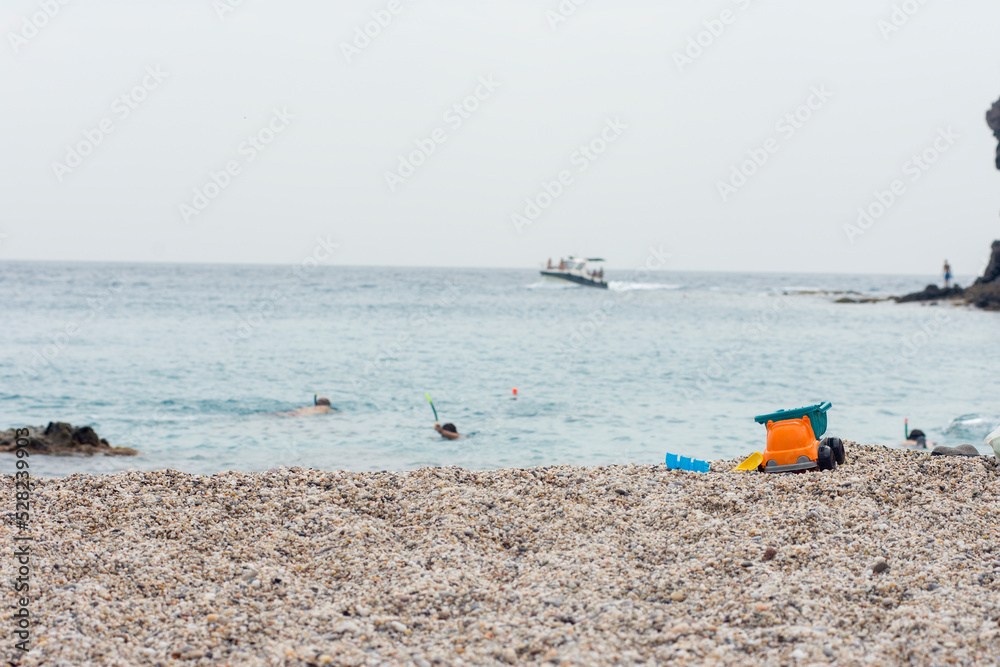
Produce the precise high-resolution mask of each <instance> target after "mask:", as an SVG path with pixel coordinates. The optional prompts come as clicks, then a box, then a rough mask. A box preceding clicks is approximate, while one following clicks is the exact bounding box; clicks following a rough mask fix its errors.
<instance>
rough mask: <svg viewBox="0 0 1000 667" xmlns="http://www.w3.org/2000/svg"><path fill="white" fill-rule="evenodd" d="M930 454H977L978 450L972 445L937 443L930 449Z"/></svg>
mask: <svg viewBox="0 0 1000 667" xmlns="http://www.w3.org/2000/svg"><path fill="white" fill-rule="evenodd" d="M931 456H979V450H978V449H976V448H975V447H973V446H972V445H959V446H958V447H945V446H944V445H938V446H937V447H935V448H934V449H933V450H931Z"/></svg>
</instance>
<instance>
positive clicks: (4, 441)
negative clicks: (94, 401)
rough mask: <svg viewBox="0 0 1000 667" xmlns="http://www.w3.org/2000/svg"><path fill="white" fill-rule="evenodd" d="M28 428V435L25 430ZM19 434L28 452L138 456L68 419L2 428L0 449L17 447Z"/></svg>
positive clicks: (5, 450)
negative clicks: (3, 429) (44, 424)
mask: <svg viewBox="0 0 1000 667" xmlns="http://www.w3.org/2000/svg"><path fill="white" fill-rule="evenodd" d="M25 430H27V435H25V433H24V431H25ZM19 435H20V437H21V438H24V439H26V440H27V441H28V444H27V445H25V447H24V449H25V450H27V452H28V453H29V454H48V455H50V456H94V455H103V456H135V455H136V454H138V453H139V452H137V451H136V450H134V449H132V448H130V447H112V446H111V445H110V444H109V443H108V441H107V440H105V439H104V438H101V437H99V436H98V435H97V433H96V432H95V431H94V429H92V428H91V427H89V426H81V427H79V428H75V427H73V425H72V424H67V423H65V422H49V425H48V426H46V427H44V428H43V427H41V426H27V427H25V428H21V429H13V428H12V429H9V430H7V431H0V452H13V451H15V450H16V449H17V439H18V436H19Z"/></svg>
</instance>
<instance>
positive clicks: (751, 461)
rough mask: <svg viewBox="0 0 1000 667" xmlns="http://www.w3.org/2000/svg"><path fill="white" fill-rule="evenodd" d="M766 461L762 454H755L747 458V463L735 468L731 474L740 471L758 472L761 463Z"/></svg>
mask: <svg viewBox="0 0 1000 667" xmlns="http://www.w3.org/2000/svg"><path fill="white" fill-rule="evenodd" d="M763 461H764V455H763V454H761V453H760V452H754V453H753V454H751V455H750V456H749V458H747V460H746V461H744V462H743V463H741V464H739V465H738V466H736V467H735V468H733V469H732V470H731V471H730V472H737V471H739V470H756V469H757V468H758V467H759V466H760V464H761V463H763Z"/></svg>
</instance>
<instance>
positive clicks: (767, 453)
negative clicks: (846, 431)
mask: <svg viewBox="0 0 1000 667" xmlns="http://www.w3.org/2000/svg"><path fill="white" fill-rule="evenodd" d="M831 407H833V405H832V404H830V403H819V404H817V405H810V406H809V407H806V408H799V409H798V410H779V411H778V412H772V413H771V414H768V415H758V416H756V417H754V421H755V422H757V423H758V424H765V425H766V426H767V448H766V449H765V450H764V458H763V461H762V462H761V464H760V467H759V468H758V470H761V471H763V472H797V471H802V470H812V469H813V468H819V469H820V470H836V469H837V466H838V465H841V464H843V463H844V459H845V452H844V442H843V440H841V439H840V438H823V439H822V440H819V438H820V437H822V435H823V434H824V433H826V411H827V410H829V409H830V408H831Z"/></svg>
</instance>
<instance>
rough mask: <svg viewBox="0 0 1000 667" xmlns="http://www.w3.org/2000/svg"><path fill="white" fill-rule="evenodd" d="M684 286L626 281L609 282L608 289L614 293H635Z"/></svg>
mask: <svg viewBox="0 0 1000 667" xmlns="http://www.w3.org/2000/svg"><path fill="white" fill-rule="evenodd" d="M681 287H683V285H669V284H667V283H631V282H627V281H625V280H609V281H608V289H609V290H611V291H612V292H633V291H639V290H663V289H680V288H681Z"/></svg>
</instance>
